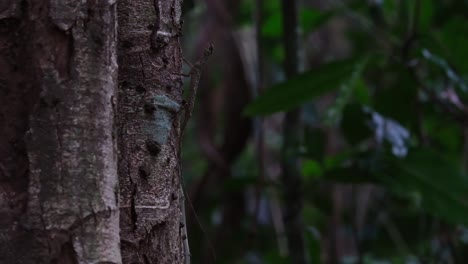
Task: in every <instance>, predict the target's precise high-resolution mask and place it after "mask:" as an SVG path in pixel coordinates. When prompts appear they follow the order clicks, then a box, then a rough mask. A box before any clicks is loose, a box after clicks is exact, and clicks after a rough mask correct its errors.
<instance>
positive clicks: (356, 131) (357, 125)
mask: <svg viewBox="0 0 468 264" xmlns="http://www.w3.org/2000/svg"><path fill="white" fill-rule="evenodd" d="M369 121H370V116H369V114H367V113H365V112H364V110H363V108H362V106H361V105H358V104H349V105H347V106H346V107H345V108H344V110H343V117H342V118H341V122H340V128H341V131H342V133H343V136H344V137H345V139H346V141H347V142H349V143H350V144H351V145H355V144H358V143H360V142H361V141H363V140H365V139H367V138H370V137H372V136H373V134H372V130H371V129H370V127H369V125H368V124H367V123H368V122H369Z"/></svg>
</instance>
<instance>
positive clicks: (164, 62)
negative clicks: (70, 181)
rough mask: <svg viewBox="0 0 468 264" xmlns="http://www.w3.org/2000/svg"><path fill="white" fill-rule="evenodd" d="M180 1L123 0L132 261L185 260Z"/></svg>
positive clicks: (123, 179)
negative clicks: (181, 143)
mask: <svg viewBox="0 0 468 264" xmlns="http://www.w3.org/2000/svg"><path fill="white" fill-rule="evenodd" d="M180 16H181V1H180V0H140V1H134V0H122V1H119V3H118V18H119V19H118V20H119V22H118V23H119V49H118V54H119V56H118V57H119V94H118V98H119V100H118V109H119V111H118V116H119V132H118V135H119V151H120V152H119V153H120V154H119V183H120V190H121V192H120V226H121V233H120V235H121V240H122V245H121V249H122V259H123V262H124V263H145V264H146V263H160V264H163V263H168V264H174V263H183V261H184V259H185V256H184V246H183V245H184V239H185V238H186V236H185V234H184V230H183V228H182V225H181V219H180V217H181V207H182V206H181V202H183V195H182V193H181V192H180V184H181V183H180V165H179V161H180V157H179V142H180V131H179V130H180V120H179V116H180V113H181V112H180V110H181V107H182V105H183V103H182V82H181V77H180V76H179V75H177V74H178V73H180V70H181V48H180V44H179V36H180V32H181V21H180Z"/></svg>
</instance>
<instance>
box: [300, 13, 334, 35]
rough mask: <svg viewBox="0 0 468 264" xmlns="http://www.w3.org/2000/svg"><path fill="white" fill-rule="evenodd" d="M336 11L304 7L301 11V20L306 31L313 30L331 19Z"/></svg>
mask: <svg viewBox="0 0 468 264" xmlns="http://www.w3.org/2000/svg"><path fill="white" fill-rule="evenodd" d="M335 14H336V12H335V11H334V10H329V11H320V10H316V9H307V8H304V9H302V10H301V11H300V21H301V26H302V29H303V30H304V32H311V31H314V30H315V29H317V28H318V27H320V26H321V25H323V24H324V23H325V22H327V21H328V20H330V18H331V17H333V15H335Z"/></svg>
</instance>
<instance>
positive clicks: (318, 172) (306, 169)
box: [302, 160, 323, 179]
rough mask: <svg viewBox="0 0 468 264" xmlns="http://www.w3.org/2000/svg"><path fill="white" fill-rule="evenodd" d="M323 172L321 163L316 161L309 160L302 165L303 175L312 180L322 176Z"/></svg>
mask: <svg viewBox="0 0 468 264" xmlns="http://www.w3.org/2000/svg"><path fill="white" fill-rule="evenodd" d="M322 174H323V170H322V166H320V163H318V162H317V161H315V160H307V161H305V162H304V163H303V164H302V175H304V176H305V177H307V178H310V179H316V178H319V177H320V176H322Z"/></svg>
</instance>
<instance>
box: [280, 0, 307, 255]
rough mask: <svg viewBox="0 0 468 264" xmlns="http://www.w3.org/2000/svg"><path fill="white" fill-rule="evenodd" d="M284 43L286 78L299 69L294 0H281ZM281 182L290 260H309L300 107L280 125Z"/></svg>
mask: <svg viewBox="0 0 468 264" xmlns="http://www.w3.org/2000/svg"><path fill="white" fill-rule="evenodd" d="M281 2H282V14H283V44H284V49H285V63H284V70H285V72H286V76H287V78H291V77H292V76H294V75H296V74H297V73H298V71H299V45H298V33H297V31H298V15H297V1H296V0H282V1H281ZM283 129H284V130H283V140H284V142H283V149H282V169H283V173H282V177H281V179H282V184H283V188H284V189H283V193H284V202H285V205H284V211H283V218H284V223H285V227H286V237H287V239H288V251H289V259H290V261H289V263H294V264H302V263H308V261H307V254H306V251H305V242H304V236H303V234H304V231H305V228H304V223H303V220H302V209H303V203H304V201H303V194H302V178H301V175H300V173H299V168H298V167H299V159H298V155H297V147H298V146H299V143H300V142H299V139H300V135H301V134H300V132H301V122H300V109H294V110H292V111H289V112H287V113H286V116H285V120H284V128H283Z"/></svg>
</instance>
